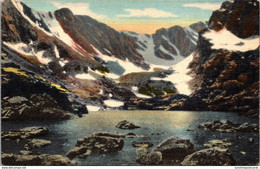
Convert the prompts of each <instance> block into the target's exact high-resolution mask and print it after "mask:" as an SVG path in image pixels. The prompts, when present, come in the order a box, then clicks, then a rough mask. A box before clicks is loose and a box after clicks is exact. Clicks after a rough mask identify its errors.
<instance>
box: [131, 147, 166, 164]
mask: <svg viewBox="0 0 260 169" xmlns="http://www.w3.org/2000/svg"><path fill="white" fill-rule="evenodd" d="M136 154H137V159H136V160H137V161H138V162H139V163H141V164H144V165H158V164H160V163H161V162H162V153H161V152H159V151H154V152H150V153H149V152H148V150H147V149H146V148H143V147H141V148H138V149H137V150H136Z"/></svg>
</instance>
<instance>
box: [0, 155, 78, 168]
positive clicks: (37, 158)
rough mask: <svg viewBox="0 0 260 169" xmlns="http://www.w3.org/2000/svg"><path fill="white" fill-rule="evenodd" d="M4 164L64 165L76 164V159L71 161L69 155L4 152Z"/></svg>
mask: <svg viewBox="0 0 260 169" xmlns="http://www.w3.org/2000/svg"><path fill="white" fill-rule="evenodd" d="M1 156H2V164H4V165H11V166H13V165H17V166H20V165H22V166H34V165H39V166H61V165H62V166H63V165H76V163H75V162H74V161H70V160H69V159H68V158H67V157H64V156H62V155H49V154H42V155H14V154H5V153H2V154H1Z"/></svg>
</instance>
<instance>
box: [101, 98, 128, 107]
mask: <svg viewBox="0 0 260 169" xmlns="http://www.w3.org/2000/svg"><path fill="white" fill-rule="evenodd" d="M104 103H105V104H106V105H107V106H109V107H120V106H123V105H124V102H122V101H118V100H113V99H111V100H105V101H104Z"/></svg>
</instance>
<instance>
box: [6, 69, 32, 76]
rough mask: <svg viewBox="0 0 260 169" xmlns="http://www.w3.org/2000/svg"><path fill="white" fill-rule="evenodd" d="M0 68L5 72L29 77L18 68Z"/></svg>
mask: <svg viewBox="0 0 260 169" xmlns="http://www.w3.org/2000/svg"><path fill="white" fill-rule="evenodd" d="M2 69H3V70H4V71H5V72H11V73H15V74H17V75H20V76H25V77H29V76H28V75H27V74H26V72H24V71H21V70H20V69H17V68H13V67H2Z"/></svg>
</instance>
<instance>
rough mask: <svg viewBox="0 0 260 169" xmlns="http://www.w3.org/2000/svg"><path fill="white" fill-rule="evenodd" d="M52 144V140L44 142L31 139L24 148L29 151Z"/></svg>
mask: <svg viewBox="0 0 260 169" xmlns="http://www.w3.org/2000/svg"><path fill="white" fill-rule="evenodd" d="M49 144H51V141H50V140H44V139H31V140H28V142H27V143H26V144H25V145H24V148H25V149H27V150H30V149H34V148H39V147H44V146H47V145H49Z"/></svg>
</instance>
